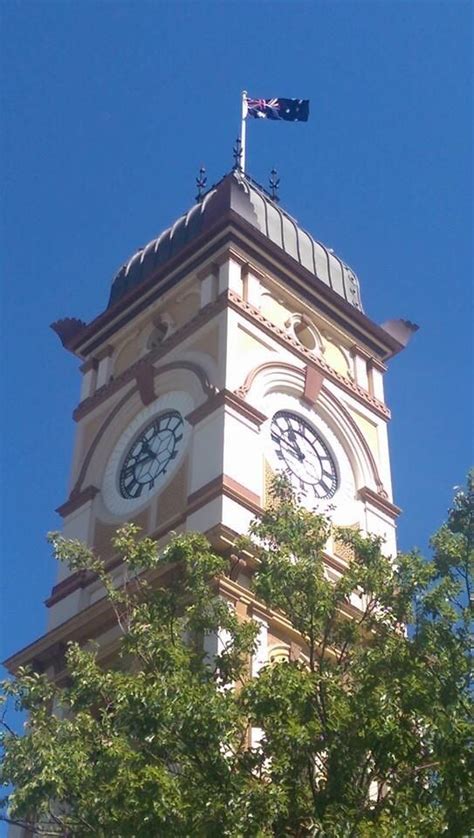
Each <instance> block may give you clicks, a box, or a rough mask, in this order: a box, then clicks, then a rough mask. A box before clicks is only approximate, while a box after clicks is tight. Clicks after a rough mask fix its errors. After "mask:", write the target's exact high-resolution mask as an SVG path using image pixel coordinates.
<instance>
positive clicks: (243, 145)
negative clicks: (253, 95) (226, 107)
mask: <svg viewBox="0 0 474 838" xmlns="http://www.w3.org/2000/svg"><path fill="white" fill-rule="evenodd" d="M246 118H247V91H246V90H242V118H241V122H240V152H241V154H240V171H241V172H242V174H245V152H246V145H247V142H246V141H247V123H246Z"/></svg>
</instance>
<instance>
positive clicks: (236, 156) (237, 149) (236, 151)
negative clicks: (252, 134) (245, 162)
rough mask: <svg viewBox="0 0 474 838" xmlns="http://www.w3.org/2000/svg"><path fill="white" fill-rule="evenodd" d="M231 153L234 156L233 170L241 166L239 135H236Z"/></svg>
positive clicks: (240, 141)
mask: <svg viewBox="0 0 474 838" xmlns="http://www.w3.org/2000/svg"><path fill="white" fill-rule="evenodd" d="M232 154H233V156H234V171H235V170H236V169H241V168H242V140H241V139H240V137H237V139H236V141H235V146H234V148H233V149H232Z"/></svg>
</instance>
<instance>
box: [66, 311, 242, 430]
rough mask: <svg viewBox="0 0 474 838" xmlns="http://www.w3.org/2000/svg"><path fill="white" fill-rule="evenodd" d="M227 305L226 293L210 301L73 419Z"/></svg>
mask: <svg viewBox="0 0 474 838" xmlns="http://www.w3.org/2000/svg"><path fill="white" fill-rule="evenodd" d="M225 306H226V299H225V294H222V295H221V296H220V297H218V299H217V300H215V302H212V303H209V304H208V305H207V306H205V307H204V308H203V309H201V311H199V312H198V314H196V316H195V317H193V318H192V319H191V320H189V321H188V323H185V324H184V326H182V327H181V328H180V329H177V330H176V332H173V334H172V335H170V337H169V338H167V339H166V340H165V341H164V342H163V343H162V344H161V345H160V346H158V347H157V348H156V349H151V350H150V351H149V352H147V354H146V355H144V356H143V357H142V358H139V360H138V361H135V363H134V364H132V365H131V366H130V367H127V369H126V370H124V371H123V373H121V374H120V375H118V376H117V377H116V378H113V379H112V380H111V381H110V382H108V383H107V384H104V385H102V387H99V389H98V390H96V392H95V393H94V394H93V395H92V396H89V397H88V398H87V399H84V400H83V401H82V402H80V404H78V406H77V407H76V409H75V410H74V412H73V414H72V415H73V419H74V420H75V421H76V422H78V421H79V420H80V419H83V418H84V416H87V414H88V413H90V412H91V411H92V410H95V408H96V407H98V406H99V405H101V404H102V403H103V402H104V401H106V400H107V399H109V398H110V396H112V395H114V394H115V393H117V392H118V391H119V390H121V389H122V387H124V386H125V384H127V383H128V382H130V381H134V380H136V379H137V376H139V375H140V371H141V369H142V368H143V367H145V366H147V365H149V364H155V363H156V362H157V361H159V360H161V359H162V358H163V357H164V356H165V355H167V354H168V353H169V352H170V351H171V350H172V349H174V348H175V346H177V345H178V344H179V343H181V341H183V340H185V339H186V338H188V337H189V336H190V335H192V334H194V332H197V331H198V329H200V328H202V326H205V325H206V324H207V323H208V322H209V321H210V320H211V319H212V318H213V317H215V316H216V315H217V314H219V312H220V311H222V310H223V309H224V308H225Z"/></svg>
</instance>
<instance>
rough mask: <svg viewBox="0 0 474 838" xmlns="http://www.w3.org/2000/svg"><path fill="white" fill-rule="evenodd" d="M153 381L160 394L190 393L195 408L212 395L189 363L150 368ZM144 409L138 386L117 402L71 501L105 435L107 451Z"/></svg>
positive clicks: (200, 373)
mask: <svg viewBox="0 0 474 838" xmlns="http://www.w3.org/2000/svg"><path fill="white" fill-rule="evenodd" d="M152 370H153V379H154V380H155V379H157V378H161V379H162V381H161V382H160V384H161V387H162V390H163V392H165V391H166V390H175V389H178V388H180V387H181V388H182V389H185V390H186V391H188V392H190V393H191V395H192V396H193V398H194V402H195V404H194V407H199V405H200V404H202V403H203V402H204V401H206V400H207V399H209V398H210V396H212V395H214V393H215V388H214V387H213V385H212V384H211V383H210V381H209V378H208V376H207V374H206V372H205V371H204V370H203V369H202V367H200V366H199V365H198V364H196V363H193V362H191V361H182V360H181V361H173V362H170V363H169V364H163V365H162V366H161V367H157V368H156V369H155V368H154V367H153V368H152ZM142 406H143V403H142V401H141V397H140V391H139V386H138V384H137V383H135V384H134V385H133V387H131V388H130V389H129V390H128V391H127V392H126V393H125V394H124V395H123V396H122V398H121V399H119V401H118V402H117V403H116V404H115V405H114V407H113V408H112V410H111V411H110V413H109V414H108V415H107V416H106V417H105V419H104V421H103V422H102V424H101V426H100V428H99V430H98V431H97V433H96V435H95V437H94V439H93V440H92V442H91V444H90V446H89V448H88V450H87V453H86V455H85V457H84V460H83V462H82V466H81V469H80V471H79V475H78V477H77V480H76V482H75V484H74V487H73V489H72V491H71V494H70V499H73V498H75V497H76V496H77V495H79V493H80V492H81V489H82V487H83V484H84V483H85V482H86V477H87V476H88V472H89V469H90V467H91V464H92V463H93V460H94V455H95V454H96V452H97V449H98V447H99V444H100V442H101V441H102V440H103V439H104V437H105V434H106V432H108V438H107V442H108V448H109V449H110V448H111V447H112V446H113V442H114V440H115V438H116V437H117V436H118V434H119V432H120V429H123V427H124V425H125V424H127V423H128V421H129V420H130V419H131V418H133V415H134V414H135V413H136V412H137V411H138V410H139V409H140V407H142Z"/></svg>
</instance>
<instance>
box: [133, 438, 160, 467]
mask: <svg viewBox="0 0 474 838" xmlns="http://www.w3.org/2000/svg"><path fill="white" fill-rule="evenodd" d="M145 451H146V452H147V456H146V457H145V458H144V459H143V460H137V462H140V463H143V462H145V460H156V454H155V452H154V451H153V448H152V447H151V445H150V443H149V442H148V441H147V440H145V439H144V440H143V441H142V450H141V453H142V454H143V453H144V452H145Z"/></svg>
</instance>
